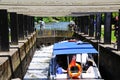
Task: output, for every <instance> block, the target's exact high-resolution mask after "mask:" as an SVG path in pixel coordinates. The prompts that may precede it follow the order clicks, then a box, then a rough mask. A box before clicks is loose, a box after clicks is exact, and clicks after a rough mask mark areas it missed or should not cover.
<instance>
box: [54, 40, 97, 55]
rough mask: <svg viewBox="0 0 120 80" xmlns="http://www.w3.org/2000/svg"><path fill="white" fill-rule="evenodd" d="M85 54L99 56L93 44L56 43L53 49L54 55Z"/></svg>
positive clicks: (77, 42)
mask: <svg viewBox="0 0 120 80" xmlns="http://www.w3.org/2000/svg"><path fill="white" fill-rule="evenodd" d="M83 53H91V54H98V51H97V50H96V49H95V48H94V47H93V46H92V45H91V44H89V43H86V42H82V41H75V42H69V41H63V42H59V43H55V44H54V47H53V55H62V54H83Z"/></svg>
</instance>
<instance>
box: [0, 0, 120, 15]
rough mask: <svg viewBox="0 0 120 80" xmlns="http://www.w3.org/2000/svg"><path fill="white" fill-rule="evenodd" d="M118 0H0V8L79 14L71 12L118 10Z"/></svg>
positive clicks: (52, 13) (36, 13)
mask: <svg viewBox="0 0 120 80" xmlns="http://www.w3.org/2000/svg"><path fill="white" fill-rule="evenodd" d="M119 8H120V0H104V1H103V0H91V1H89V0H29V1H28V0H0V9H7V10H8V12H17V13H18V14H25V15H31V16H34V15H36V16H81V14H73V12H78V13H81V12H86V13H87V12H118V10H119Z"/></svg>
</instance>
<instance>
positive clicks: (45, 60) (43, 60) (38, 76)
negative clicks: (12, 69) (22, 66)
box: [24, 45, 53, 80]
mask: <svg viewBox="0 0 120 80" xmlns="http://www.w3.org/2000/svg"><path fill="white" fill-rule="evenodd" d="M52 48H53V45H51V46H44V47H42V48H41V49H39V50H36V51H35V53H34V56H33V59H32V61H31V63H30V66H29V67H28V70H27V73H26V74H25V77H24V80H47V75H48V68H49V60H50V58H51V56H52V50H53V49H52Z"/></svg>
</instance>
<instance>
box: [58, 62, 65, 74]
mask: <svg viewBox="0 0 120 80" xmlns="http://www.w3.org/2000/svg"><path fill="white" fill-rule="evenodd" d="M57 63H58V64H57V65H56V74H63V73H65V72H67V70H64V69H63V68H62V66H61V61H60V60H59V61H58V62H57Z"/></svg>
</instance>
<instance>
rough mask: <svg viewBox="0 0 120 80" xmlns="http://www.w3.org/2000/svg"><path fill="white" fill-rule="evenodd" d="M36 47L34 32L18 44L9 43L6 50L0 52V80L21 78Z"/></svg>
mask: <svg viewBox="0 0 120 80" xmlns="http://www.w3.org/2000/svg"><path fill="white" fill-rule="evenodd" d="M35 49H36V32H33V33H32V34H31V35H29V36H28V37H27V38H25V39H24V40H19V44H18V45H10V50H9V51H8V52H0V80H11V79H12V78H21V79H22V78H23V77H24V75H25V73H26V71H27V68H28V66H29V63H30V62H31V59H32V57H33V55H34V51H35Z"/></svg>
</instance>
